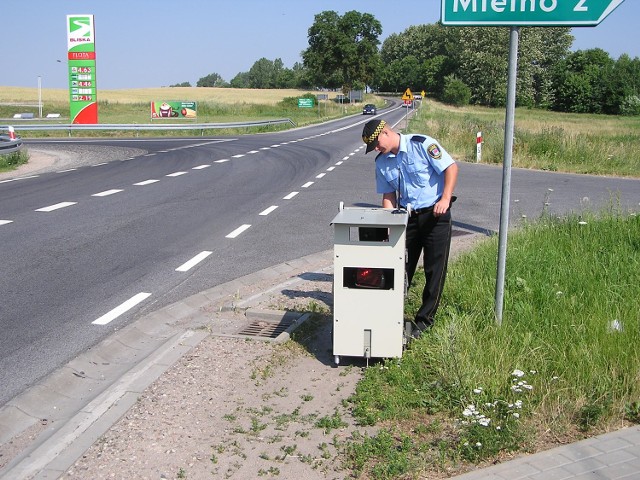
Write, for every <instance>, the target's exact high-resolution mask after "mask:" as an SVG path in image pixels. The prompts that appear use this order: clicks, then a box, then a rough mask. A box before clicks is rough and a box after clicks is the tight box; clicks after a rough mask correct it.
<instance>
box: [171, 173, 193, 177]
mask: <svg viewBox="0 0 640 480" xmlns="http://www.w3.org/2000/svg"><path fill="white" fill-rule="evenodd" d="M187 173H188V172H174V173H170V174H169V175H167V177H179V176H180V175H186V174H187Z"/></svg>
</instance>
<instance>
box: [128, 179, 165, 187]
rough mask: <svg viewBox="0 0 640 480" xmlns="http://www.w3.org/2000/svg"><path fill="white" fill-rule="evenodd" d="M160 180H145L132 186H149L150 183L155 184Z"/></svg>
mask: <svg viewBox="0 0 640 480" xmlns="http://www.w3.org/2000/svg"><path fill="white" fill-rule="evenodd" d="M159 181H160V180H145V181H144V182H138V183H134V185H141V186H144V185H151V184H152V183H156V182H159Z"/></svg>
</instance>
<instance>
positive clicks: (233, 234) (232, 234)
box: [226, 224, 251, 238]
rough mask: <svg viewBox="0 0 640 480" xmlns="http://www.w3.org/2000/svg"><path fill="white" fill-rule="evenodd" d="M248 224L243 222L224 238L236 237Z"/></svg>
mask: <svg viewBox="0 0 640 480" xmlns="http://www.w3.org/2000/svg"><path fill="white" fill-rule="evenodd" d="M250 226H251V225H247V224H244V225H242V226H241V227H238V228H236V229H235V230H234V231H233V232H231V233H230V234H229V235H227V236H226V238H236V237H237V236H238V235H240V234H241V233H242V232H244V231H245V230H246V229H247V228H249V227H250Z"/></svg>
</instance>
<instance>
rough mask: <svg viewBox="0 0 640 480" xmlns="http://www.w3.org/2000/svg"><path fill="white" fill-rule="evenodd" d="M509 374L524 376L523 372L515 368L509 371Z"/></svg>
mask: <svg viewBox="0 0 640 480" xmlns="http://www.w3.org/2000/svg"><path fill="white" fill-rule="evenodd" d="M511 375H513V376H514V377H518V378H520V377H523V376H524V372H523V371H522V370H518V369H517V368H516V369H515V370H514V371H513V372H511Z"/></svg>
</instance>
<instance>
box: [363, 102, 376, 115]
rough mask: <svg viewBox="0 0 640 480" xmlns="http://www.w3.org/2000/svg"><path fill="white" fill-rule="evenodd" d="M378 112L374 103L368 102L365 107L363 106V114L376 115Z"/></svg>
mask: <svg viewBox="0 0 640 480" xmlns="http://www.w3.org/2000/svg"><path fill="white" fill-rule="evenodd" d="M376 113H378V109H377V108H376V106H375V105H374V104H373V103H367V104H366V105H365V106H364V107H362V114H363V115H375V114H376Z"/></svg>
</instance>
